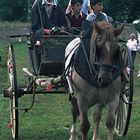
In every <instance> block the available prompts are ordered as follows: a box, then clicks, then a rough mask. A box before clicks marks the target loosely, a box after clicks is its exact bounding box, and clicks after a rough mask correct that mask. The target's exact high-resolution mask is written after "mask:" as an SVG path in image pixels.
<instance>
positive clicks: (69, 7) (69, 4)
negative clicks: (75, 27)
mask: <svg viewBox="0 0 140 140" xmlns="http://www.w3.org/2000/svg"><path fill="white" fill-rule="evenodd" d="M72 11H73V10H72V8H71V0H70V1H69V3H68V6H67V8H66V11H65V13H66V14H68V13H70V12H72Z"/></svg>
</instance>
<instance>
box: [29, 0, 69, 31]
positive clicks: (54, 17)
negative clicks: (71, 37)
mask: <svg viewBox="0 0 140 140" xmlns="http://www.w3.org/2000/svg"><path fill="white" fill-rule="evenodd" d="M39 9H40V10H39ZM41 19H42V24H43V25H41ZM31 20H32V22H31V24H32V31H33V32H36V31H37V30H39V29H41V28H47V29H51V28H52V27H54V26H57V27H61V26H67V21H66V18H65V14H64V12H63V10H62V9H61V7H60V6H59V5H57V6H56V5H54V6H53V7H52V13H51V16H50V18H49V17H48V15H47V12H46V9H45V5H42V0H37V2H35V3H34V5H33V8H32V19H31Z"/></svg>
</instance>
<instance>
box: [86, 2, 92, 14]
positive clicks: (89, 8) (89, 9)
mask: <svg viewBox="0 0 140 140" xmlns="http://www.w3.org/2000/svg"><path fill="white" fill-rule="evenodd" d="M87 7H88V12H89V13H92V12H93V10H92V9H91V6H90V0H88V1H87Z"/></svg>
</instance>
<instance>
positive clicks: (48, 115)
mask: <svg viewBox="0 0 140 140" xmlns="http://www.w3.org/2000/svg"><path fill="white" fill-rule="evenodd" d="M7 50H8V49H7V47H6V45H0V55H1V56H2V61H1V62H0V140H12V136H11V130H10V129H9V128H8V127H7V124H8V122H9V99H8V98H4V97H3V95H2V90H3V88H4V87H6V86H7V83H8V77H7V69H6V58H7ZM15 50H16V51H15V53H16V60H17V62H16V63H17V73H18V84H19V83H21V84H23V83H25V82H26V80H27V77H26V75H25V74H23V72H22V67H28V50H27V46H26V43H20V42H19V43H16V44H15ZM139 59H140V58H139V56H137V59H136V66H135V78H134V100H138V101H139V104H134V105H133V110H132V116H131V122H130V126H129V130H128V134H127V136H126V137H122V138H120V137H117V136H115V138H114V139H115V140H139V139H140V134H139V133H140V131H139V128H140V121H139V119H140V107H139V106H140V93H139V91H140V79H139V78H137V76H136V75H137V71H138V64H139ZM31 103H32V95H25V96H23V97H21V98H20V99H19V108H20V109H23V108H25V107H29V106H30V105H31ZM91 110H92V109H90V114H91ZM103 116H104V115H103ZM89 118H90V122H91V129H90V131H89V138H90V139H91V138H92V130H93V126H92V116H91V115H90V116H89ZM71 122H72V117H71V111H70V103H69V101H68V95H66V94H63V95H62V94H61V95H58V94H54V95H53V94H51V95H50V94H49V95H46V94H41V95H36V98H35V104H34V106H33V108H32V109H31V110H30V111H29V112H27V113H25V114H24V111H23V110H20V111H19V138H20V140H68V139H69V131H70V127H71ZM79 122H80V120H79V121H78V123H79ZM78 126H79V125H78ZM106 133H107V129H106V127H105V123H104V117H103V119H102V121H101V140H106V139H107V134H106ZM78 135H79V137H80V136H81V133H80V128H79V131H78Z"/></svg>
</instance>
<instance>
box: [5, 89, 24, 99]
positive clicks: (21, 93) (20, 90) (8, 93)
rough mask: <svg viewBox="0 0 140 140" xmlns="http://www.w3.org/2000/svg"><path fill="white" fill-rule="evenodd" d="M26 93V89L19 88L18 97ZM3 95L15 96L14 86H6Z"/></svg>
mask: <svg viewBox="0 0 140 140" xmlns="http://www.w3.org/2000/svg"><path fill="white" fill-rule="evenodd" d="M23 95H24V90H22V89H21V88H17V95H16V96H17V98H19V97H21V96H23ZM3 96H4V97H8V98H11V99H12V98H13V92H12V88H11V87H9V88H5V89H4V90H3Z"/></svg>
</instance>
